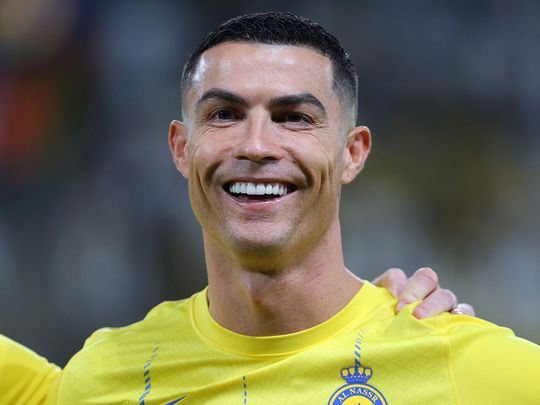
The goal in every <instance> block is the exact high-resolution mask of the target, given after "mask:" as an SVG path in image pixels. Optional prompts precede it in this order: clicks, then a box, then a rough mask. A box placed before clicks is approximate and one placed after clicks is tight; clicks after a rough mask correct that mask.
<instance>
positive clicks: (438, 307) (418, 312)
mask: <svg viewBox="0 0 540 405" xmlns="http://www.w3.org/2000/svg"><path fill="white" fill-rule="evenodd" d="M469 307H470V309H472V307H471V306H470V305H469ZM457 308H458V307H457V298H456V296H455V295H454V293H453V292H452V291H450V290H444V289H438V290H435V291H434V292H432V293H431V294H430V295H429V296H428V297H427V298H426V299H425V300H424V301H422V302H421V303H420V304H418V305H417V306H416V308H415V309H414V311H413V315H414V316H415V317H416V318H418V319H422V318H428V317H430V316H433V315H437V314H440V313H442V312H450V311H453V310H455V309H457ZM462 310H466V309H465V308H463V309H462ZM473 312H474V311H473Z"/></svg>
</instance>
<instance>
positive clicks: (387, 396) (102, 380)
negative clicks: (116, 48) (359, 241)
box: [47, 283, 540, 405]
mask: <svg viewBox="0 0 540 405" xmlns="http://www.w3.org/2000/svg"><path fill="white" fill-rule="evenodd" d="M394 306H395V299H394V298H392V297H391V296H390V295H389V294H388V293H387V292H386V290H383V289H379V288H376V287H374V286H373V285H371V284H369V283H365V284H364V285H363V287H362V288H361V289H360V291H359V292H358V294H357V295H356V296H355V297H354V298H353V299H352V301H351V302H350V303H349V304H348V305H347V306H346V307H345V308H343V309H342V310H341V311H340V312H339V313H338V314H337V315H335V316H334V317H333V318H331V319H329V320H328V321H326V322H324V323H322V324H320V325H317V326H315V327H313V328H311V329H308V330H305V331H301V332H298V333H293V334H289V335H282V336H271V337H251V336H242V335H239V334H236V333H234V332H231V331H229V330H226V329H224V328H223V327H221V326H220V325H218V324H217V323H216V322H215V321H214V320H213V319H212V317H211V316H210V314H209V312H208V306H207V301H206V291H202V292H200V293H197V294H195V295H194V296H193V297H191V298H189V299H187V300H182V301H177V302H164V303H162V304H160V305H158V306H157V307H155V308H154V309H153V310H152V311H150V313H149V314H148V315H147V317H146V318H145V319H144V320H143V321H141V322H138V323H135V324H133V325H130V326H127V327H122V328H115V329H101V330H98V331H97V332H95V333H94V334H93V335H92V336H91V337H90V338H89V339H88V340H87V341H86V343H85V345H84V348H83V349H82V350H81V351H80V352H79V353H78V354H76V355H75V356H74V357H73V358H72V359H71V360H70V361H69V363H68V364H67V366H66V368H65V369H64V371H63V373H62V376H61V378H60V379H58V380H57V382H56V385H55V387H54V388H53V390H52V391H53V392H52V394H51V395H50V396H49V399H48V401H47V404H62V405H64V404H69V405H72V404H96V405H97V404H99V405H107V404H123V405H127V404H130V405H131V404H139V405H140V404H147V405H154V404H155V405H158V404H159V405H174V404H181V405H189V404H205V405H218V404H219V405H223V404H231V405H232V404H235V405H241V404H244V405H246V404H247V405H273V404H321V405H324V404H329V405H353V404H354V405H359V404H360V405H389V404H390V405H398V404H415V405H422V404H426V405H428V404H429V405H434V404H436V405H438V404H441V405H444V404H463V405H479V404H490V405H494V404H523V405H534V404H536V405H538V404H540V384H539V383H538V376H540V348H539V347H538V346H537V345H535V344H533V343H531V342H528V341H526V340H523V339H520V338H517V337H515V336H514V334H513V333H512V331H510V330H509V329H507V328H502V327H498V326H496V325H493V324H491V323H489V322H486V321H483V320H480V319H477V318H471V317H467V316H457V315H449V314H442V315H439V316H436V317H433V318H429V319H426V320H417V319H416V318H414V317H413V316H412V315H411V313H410V308H409V311H402V312H401V313H400V314H398V315H395V314H394Z"/></svg>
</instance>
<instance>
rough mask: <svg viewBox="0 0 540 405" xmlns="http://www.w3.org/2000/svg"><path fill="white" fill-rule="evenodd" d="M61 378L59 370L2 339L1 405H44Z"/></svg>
mask: <svg viewBox="0 0 540 405" xmlns="http://www.w3.org/2000/svg"><path fill="white" fill-rule="evenodd" d="M59 375H60V368H58V367H57V366H55V365H54V364H50V363H49V362H48V361H47V360H46V359H45V358H43V357H41V356H38V355H37V354H36V353H34V352H33V351H31V350H29V349H27V348H26V347H24V346H22V345H20V344H19V343H17V342H14V341H13V340H11V339H9V338H7V337H5V336H2V335H0V404H2V405H29V404H32V405H39V404H43V403H45V400H46V398H47V394H48V392H49V390H50V387H51V385H52V384H53V382H54V381H55V380H56V379H57V378H58V377H59Z"/></svg>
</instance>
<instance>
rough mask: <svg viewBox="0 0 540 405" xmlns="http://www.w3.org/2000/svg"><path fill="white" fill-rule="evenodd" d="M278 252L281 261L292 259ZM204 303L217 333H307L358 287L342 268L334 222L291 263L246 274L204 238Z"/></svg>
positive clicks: (272, 262)
mask: <svg viewBox="0 0 540 405" xmlns="http://www.w3.org/2000/svg"><path fill="white" fill-rule="evenodd" d="M292 253H293V252H284V253H283V254H282V255H281V256H282V257H291V258H292V257H293V254H292ZM205 256H206V262H207V270H208V284H209V289H208V300H209V310H210V313H211V315H212V317H213V318H214V319H215V320H216V321H217V322H218V323H219V324H220V325H221V326H223V327H225V328H227V329H229V330H232V331H234V332H236V333H240V334H244V335H251V336H271V335H282V334H287V333H293V332H297V331H300V330H304V329H308V328H310V327H313V326H315V325H317V324H319V323H321V322H324V321H326V320H327V319H329V318H331V317H332V316H334V315H335V314H336V313H337V312H339V310H341V309H342V308H343V307H344V306H345V305H346V304H347V303H348V302H349V301H350V300H351V299H352V297H353V296H354V295H355V294H356V292H357V291H358V289H359V288H360V287H361V285H362V282H361V281H360V279H358V278H357V277H356V276H354V275H353V274H352V273H351V272H350V271H348V270H347V269H346V268H345V264H344V261H343V253H342V247H341V236H340V229H339V222H337V221H336V222H335V223H334V224H333V225H332V226H331V228H330V229H329V231H328V232H327V234H326V235H325V236H324V237H323V238H322V239H321V240H320V242H319V243H318V244H317V245H316V246H314V247H313V248H312V249H309V250H308V251H307V252H305V254H303V255H302V257H300V258H298V257H296V258H295V260H288V261H285V262H283V260H272V259H271V258H270V259H269V260H268V262H267V265H266V266H264V271H261V270H260V269H261V268H262V267H261V266H260V263H258V266H257V269H253V268H250V267H248V266H246V265H245V264H243V263H242V261H241V260H238V258H237V257H235V256H233V255H230V254H227V252H224V251H223V250H221V249H219V248H218V247H217V246H216V244H214V243H213V241H212V240H211V239H210V238H208V237H207V236H206V235H205Z"/></svg>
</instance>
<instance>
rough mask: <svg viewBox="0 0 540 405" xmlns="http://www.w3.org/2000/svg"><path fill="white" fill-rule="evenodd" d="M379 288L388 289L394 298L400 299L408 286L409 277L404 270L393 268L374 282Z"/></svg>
mask: <svg viewBox="0 0 540 405" xmlns="http://www.w3.org/2000/svg"><path fill="white" fill-rule="evenodd" d="M372 283H373V284H375V285H376V286H377V287H383V288H386V289H387V290H388V291H389V292H390V294H392V295H393V296H394V297H396V298H397V297H399V296H400V295H401V293H402V292H403V290H404V289H405V286H406V285H407V276H406V275H405V273H404V272H403V270H401V269H398V268H391V269H388V270H386V271H385V272H384V273H383V274H381V275H380V276H379V277H377V278H376V279H375V280H373V281H372Z"/></svg>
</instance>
